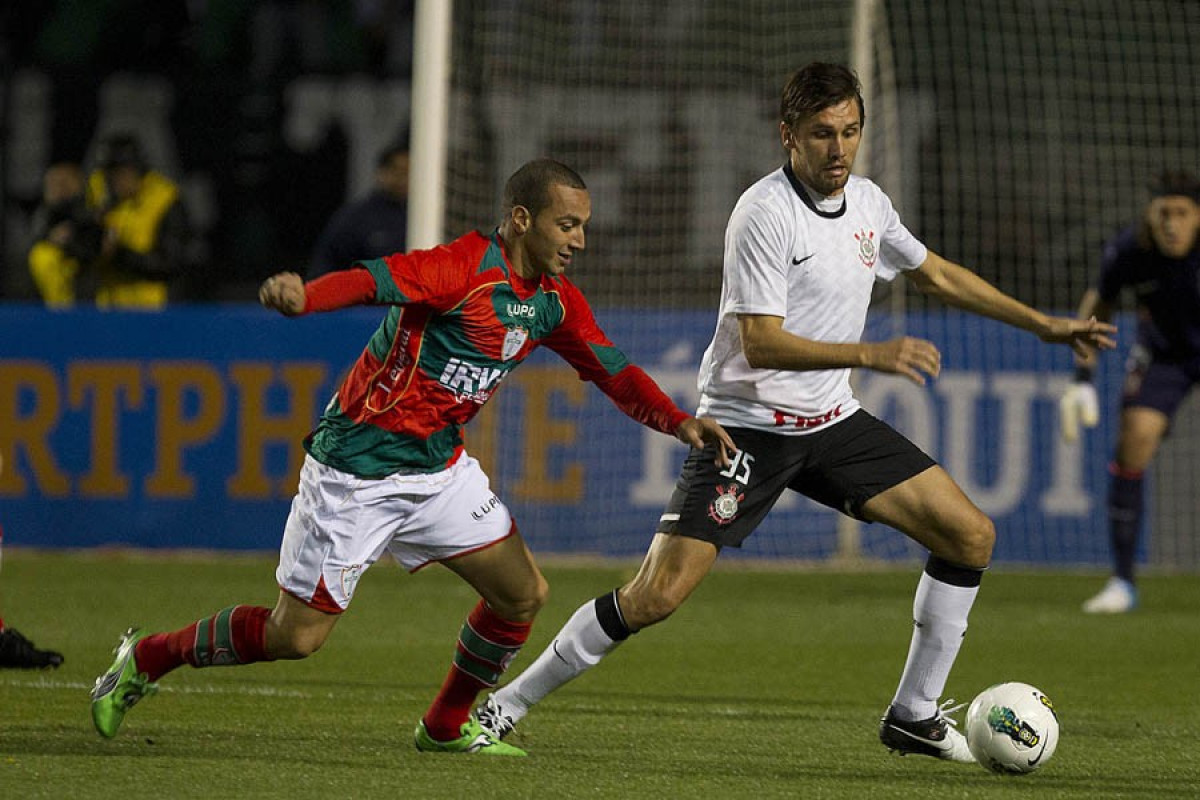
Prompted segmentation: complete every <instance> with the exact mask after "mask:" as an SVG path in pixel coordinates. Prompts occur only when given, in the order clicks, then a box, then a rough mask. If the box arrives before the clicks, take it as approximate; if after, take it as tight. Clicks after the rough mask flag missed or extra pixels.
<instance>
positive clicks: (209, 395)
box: [145, 361, 225, 498]
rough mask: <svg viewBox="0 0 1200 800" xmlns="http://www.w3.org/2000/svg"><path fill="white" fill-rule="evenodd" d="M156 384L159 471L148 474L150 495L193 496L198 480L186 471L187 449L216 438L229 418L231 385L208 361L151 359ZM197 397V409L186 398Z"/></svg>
mask: <svg viewBox="0 0 1200 800" xmlns="http://www.w3.org/2000/svg"><path fill="white" fill-rule="evenodd" d="M150 385H151V386H152V387H153V388H154V394H155V396H156V397H157V398H158V402H157V408H156V414H155V421H154V445H155V448H154V449H155V454H154V472H152V473H151V474H149V475H147V476H146V483H145V487H146V496H147V497H156V498H166V497H191V496H193V495H194V494H195V491H196V481H195V480H194V479H193V478H192V476H191V475H189V474H187V473H186V472H184V469H183V455H184V451H185V450H186V449H187V448H188V447H191V446H193V445H197V444H203V443H205V442H207V441H210V440H211V439H212V437H213V434H215V433H216V432H217V430H218V429H219V428H220V426H221V422H222V421H223V420H224V418H225V386H224V383H223V382H222V380H221V374H220V373H219V372H218V371H217V370H216V368H215V367H213V366H211V365H209V364H206V363H204V362H202V361H159V362H155V363H152V364H151V365H150ZM189 396H193V397H195V399H196V402H195V408H196V410H195V413H193V414H192V415H191V416H190V417H185V416H184V403H185V402H186V400H187V398H188V397H189Z"/></svg>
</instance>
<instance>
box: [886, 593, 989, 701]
mask: <svg viewBox="0 0 1200 800" xmlns="http://www.w3.org/2000/svg"><path fill="white" fill-rule="evenodd" d="M978 593H979V587H978V586H953V585H951V584H949V583H944V582H943V581H940V580H938V579H937V578H934V577H932V576H930V575H929V573H928V572H922V573H921V581H920V583H918V584H917V594H916V597H914V598H913V635H912V643H911V644H910V645H909V648H908V661H906V662H905V664H904V673H903V674H902V675H901V676H900V686H899V687H898V688H897V689H896V696H895V697H894V698H892V709H893V711H894V713H895V714H896V716H898V717H899V718H900V719H902V720H906V721H909V722H911V721H914V720H919V719H928V718H929V717H932V716H933V715H934V714H935V713H937V708H938V699H939V698H940V697H941V696H942V692H943V690H945V688H946V680H947V678H949V677H950V668H951V667H952V666H954V659H955V658H956V657H957V656H958V650H959V648H960V647H962V641H963V636H964V635H965V634H966V632H967V615H968V614H970V613H971V605H972V604H973V603H974V602H975V595H977V594H978Z"/></svg>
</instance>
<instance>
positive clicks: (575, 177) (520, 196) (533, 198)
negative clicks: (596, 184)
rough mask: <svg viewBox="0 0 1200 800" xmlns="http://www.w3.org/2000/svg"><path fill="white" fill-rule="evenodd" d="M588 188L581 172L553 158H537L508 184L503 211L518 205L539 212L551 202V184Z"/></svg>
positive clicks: (506, 185) (513, 176) (505, 189)
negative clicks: (580, 174) (580, 175)
mask: <svg viewBox="0 0 1200 800" xmlns="http://www.w3.org/2000/svg"><path fill="white" fill-rule="evenodd" d="M551 186H566V187H567V188H569V189H587V184H585V183H584V182H583V178H581V177H579V173H577V172H576V171H575V170H573V169H571V168H570V167H568V166H567V165H566V164H563V163H561V162H559V161H555V160H554V159H552V158H537V159H534V160H533V161H529V162H527V163H526V164H525V165H524V166H522V167H521V168H520V169H518V170H517V171H516V172H514V173H513V174H512V176H511V177H510V178H509V179H508V181H507V182H506V183H505V184H504V197H503V200H502V203H503V206H504V207H503V209H502V210H503V213H504V216H506V217H507V216H508V215H509V214H511V213H512V210H513V209H514V208H516V207H517V206H524V207H525V208H527V209H529V213H530V214H531V215H533V216H535V217H536V216H537V215H538V214H539V213H540V212H541V211H542V209H544V208H546V207H547V206H549V205H550V187H551Z"/></svg>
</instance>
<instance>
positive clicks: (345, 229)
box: [308, 141, 408, 278]
mask: <svg viewBox="0 0 1200 800" xmlns="http://www.w3.org/2000/svg"><path fill="white" fill-rule="evenodd" d="M407 239H408V142H406V141H399V142H396V143H395V144H393V145H392V146H390V147H388V148H387V149H386V150H384V151H383V152H382V153H380V154H379V160H378V163H377V164H376V167H375V187H374V188H373V189H372V190H371V193H370V194H368V195H367V196H366V197H364V198H362V199H360V200H356V201H354V202H351V203H347V204H346V205H344V206H342V207H341V208H340V209H338V211H337V213H335V214H334V215H333V217H332V218H331V219H330V220H329V224H328V225H326V226H325V229H324V230H323V231H322V232H321V236H320V238H319V239H318V240H317V244H316V247H315V248H314V250H313V254H312V259H311V263H310V264H309V270H308V276H309V277H310V278H315V277H317V276H318V275H324V274H325V273H326V272H329V271H330V270H335V269H346V268H348V267H350V265H351V264H353V263H354V262H355V261H359V260H365V259H371V258H380V257H382V256H386V255H390V254H392V253H403V252H404V251H405V249H406V242H407Z"/></svg>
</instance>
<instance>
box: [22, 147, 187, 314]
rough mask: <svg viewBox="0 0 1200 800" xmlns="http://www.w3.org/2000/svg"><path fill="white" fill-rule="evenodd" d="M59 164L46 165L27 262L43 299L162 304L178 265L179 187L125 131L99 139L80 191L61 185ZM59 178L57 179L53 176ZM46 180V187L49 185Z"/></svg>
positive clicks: (183, 231)
mask: <svg viewBox="0 0 1200 800" xmlns="http://www.w3.org/2000/svg"><path fill="white" fill-rule="evenodd" d="M68 172H69V170H68V168H67V165H56V166H55V167H51V168H50V170H49V171H47V176H46V189H45V196H44V206H43V209H39V212H38V217H39V223H38V225H37V227H36V228H35V230H36V231H37V234H36V236H37V240H36V241H35V243H34V245H33V247H32V248H31V249H30V251H29V270H30V274H31V275H32V276H33V279H34V282H35V283H36V284H37V286H38V290H39V291H40V292H41V294H42V298H43V299H44V300H45V301H46V304H47V305H50V306H56V307H63V306H69V305H71V304H72V303H74V302H75V301H76V300H83V299H90V298H91V297H92V296H93V292H92V291H91V287H94V299H95V302H96V305H98V306H100V307H101V308H142V309H155V308H162V307H163V306H165V305H166V304H167V299H168V284H169V282H170V280H171V279H172V278H173V277H175V276H177V275H178V274H179V273H180V272H181V271H182V269H183V267H184V262H185V256H186V250H187V244H188V237H189V235H190V234H189V228H188V222H187V215H186V214H185V212H184V208H183V205H182V202H181V198H180V193H179V187H178V186H177V185H176V184H175V183H174V182H173V181H172V180H170V179H169V178H167V177H166V176H165V175H163V174H161V173H159V172H156V171H153V170H150V169H148V168H147V166H146V161H145V157H144V155H143V153H142V148H141V145H140V144H139V142H138V141H137V139H135V138H134V137H133V136H132V135H129V134H124V133H122V134H116V135H114V136H111V137H109V138H108V139H106V140H105V141H104V142H103V143H102V145H101V147H100V154H99V157H98V159H97V169H96V170H95V171H94V172H92V174H91V175H89V176H88V179H87V186H86V191H85V192H84V193H83V197H82V199H80V198H79V196H78V193H68V192H65V187H66V185H67V184H68V183H70V179H69V178H64V177H63V176H65V175H66V174H67V173H68ZM60 182H61V183H62V186H59V183H60ZM52 186H53V188H52Z"/></svg>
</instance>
